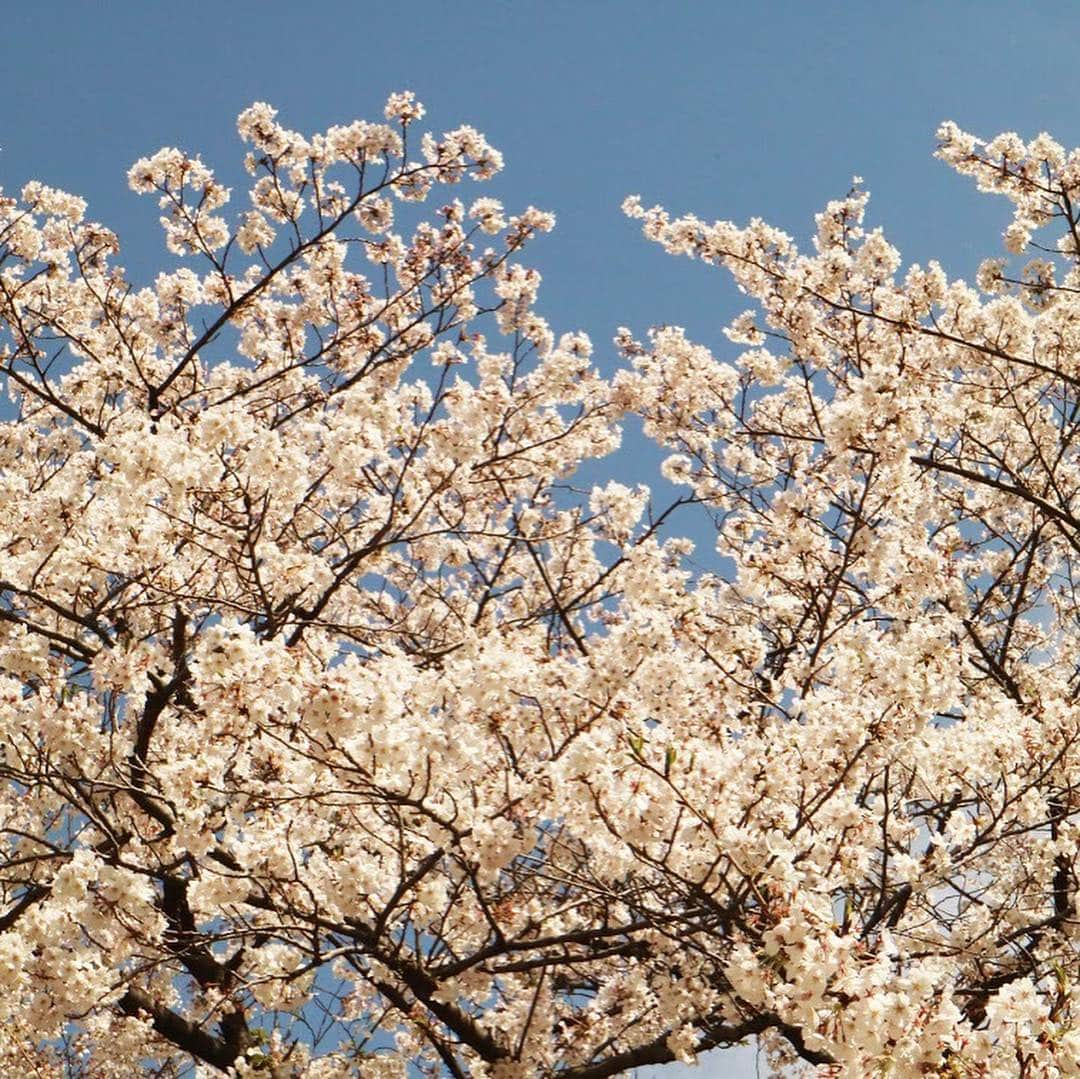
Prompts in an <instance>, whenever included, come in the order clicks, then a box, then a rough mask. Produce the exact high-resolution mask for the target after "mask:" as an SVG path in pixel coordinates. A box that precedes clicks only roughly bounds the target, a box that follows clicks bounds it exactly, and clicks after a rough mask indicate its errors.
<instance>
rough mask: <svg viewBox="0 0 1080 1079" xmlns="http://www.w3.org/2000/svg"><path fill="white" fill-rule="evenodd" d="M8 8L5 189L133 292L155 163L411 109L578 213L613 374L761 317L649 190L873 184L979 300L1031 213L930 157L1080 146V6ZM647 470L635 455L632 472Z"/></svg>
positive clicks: (600, 1)
mask: <svg viewBox="0 0 1080 1079" xmlns="http://www.w3.org/2000/svg"><path fill="white" fill-rule="evenodd" d="M5 8H6V9H5V11H4V14H3V30H2V32H3V37H4V50H3V51H4V95H5V107H4V109H3V112H2V114H0V146H2V147H3V149H2V152H0V186H3V187H4V188H5V189H7V190H9V191H11V190H16V189H17V188H18V187H20V186H21V184H22V183H23V182H25V181H26V180H27V179H30V178H37V179H41V180H43V181H45V182H47V183H50V184H54V185H57V186H60V187H64V188H67V189H69V190H72V191H74V192H76V193H78V194H81V195H83V196H84V197H86V198H88V199H89V201H90V204H91V213H92V215H93V216H94V217H96V218H98V219H99V220H102V221H104V222H105V223H106V224H108V225H109V226H110V227H112V228H114V229H116V230H117V231H118V232H119V234H120V237H121V242H122V243H123V244H124V245H125V252H126V254H125V256H124V258H123V259H122V260H121V261H123V262H124V263H125V264H126V265H127V266H128V268H129V270H131V271H132V273H133V276H135V277H136V279H138V278H139V277H140V276H142V277H143V278H145V277H148V276H152V275H153V273H154V272H155V271H156V269H157V268H158V262H157V261H156V260H157V259H158V252H159V251H160V250H161V247H160V241H159V231H158V228H157V224H156V210H155V207H154V206H153V205H152V202H151V201H149V200H145V199H143V200H140V199H138V198H137V197H136V196H135V195H133V194H131V193H130V192H128V191H127V189H126V184H125V181H124V174H125V172H126V170H127V167H128V166H129V165H130V163H131V162H132V161H133V160H134V159H135V158H136V157H139V156H142V155H143V154H146V153H148V152H150V151H153V150H155V149H157V148H158V147H159V146H162V145H179V146H182V147H184V148H185V149H189V150H193V151H199V152H201V153H202V155H203V158H204V159H205V160H206V161H207V162H208V163H209V164H211V165H212V166H214V167H215V168H218V169H219V170H220V171H221V172H222V173H223V174H224V175H225V177H226V178H227V179H232V178H237V179H238V178H239V168H238V166H239V162H240V158H241V155H242V151H241V149H240V145H239V143H238V141H237V139H236V136H235V126H234V125H235V117H236V114H237V112H239V110H240V109H241V108H243V107H244V106H246V105H247V104H249V103H250V102H251V101H253V100H256V99H262V100H267V101H269V102H271V103H273V104H274V105H276V106H277V107H278V108H279V109H280V110H281V114H282V119H283V121H284V122H285V123H287V124H288V125H289V126H292V127H296V128H299V129H301V130H308V131H310V130H316V129H319V128H322V127H325V126H326V125H328V124H330V123H338V122H343V121H348V120H351V119H353V118H356V117H359V116H368V117H371V116H374V115H375V114H377V113H378V111H379V109H380V108H381V106H382V103H383V101H384V100H385V97H386V95H387V93H388V92H389V91H391V90H395V89H405V88H407V89H412V90H415V91H416V92H417V94H418V95H419V96H420V98H421V99H422V100H423V101H424V102H425V103H426V105H427V106H428V109H429V115H428V118H427V119H428V120H429V121H430V123H431V125H432V126H433V127H438V128H445V127H452V126H456V125H457V124H459V123H463V122H465V123H472V124H474V125H475V126H477V127H479V128H480V129H481V130H482V131H484V132H485V133H486V134H487V135H488V137H489V138H490V139H491V141H492V142H493V143H494V144H495V145H496V146H498V147H499V148H500V149H501V150H502V151H503V152H504V153H505V155H506V161H507V168H506V171H505V172H504V173H503V174H502V175H501V176H500V177H499V178H498V179H497V180H496V182H495V183H494V184H492V185H486V188H487V190H485V192H484V193H491V194H494V195H496V196H498V197H500V198H502V199H503V200H504V201H505V202H506V203H507V204H508V206H510V207H518V206H523V205H525V204H527V203H534V204H536V205H538V206H541V207H543V208H545V209H549V210H552V211H554V212H555V213H556V214H557V215H558V218H559V226H558V229H557V230H556V232H555V233H554V234H553V235H552V236H550V237H547V238H545V239H544V240H543V241H541V242H540V243H539V244H537V245H534V247H533V248H532V249H531V261H532V262H533V264H534V265H536V266H537V267H538V268H539V269H540V270H541V271H542V273H543V274H544V278H545V283H544V287H543V289H542V292H541V304H540V307H541V310H542V311H543V313H544V314H545V315H546V316H547V317H548V319H549V320H550V321H551V323H552V325H553V327H554V328H555V330H556V331H557V332H561V331H564V330H570V329H582V330H585V331H587V332H588V333H589V334H590V335H591V336H592V337H593V339H594V341H595V342H596V343H597V346H598V349H597V352H598V358H599V361H600V363H601V365H602V366H603V367H605V368H606V369H608V370H610V368H611V351H610V348H609V342H610V339H611V336H612V333H613V332H614V330H615V328H616V327H617V326H618V325H628V326H630V327H631V329H633V330H634V331H635V332H638V333H643V332H644V331H645V329H647V327H648V326H649V325H650V324H659V323H674V324H678V325H683V326H686V327H687V328H688V330H689V331H690V332H691V334H692V335H693V336H695V337H696V338H697V339H699V340H701V341H703V342H704V343H706V344H708V345H710V346H711V347H713V348H715V349H716V350H717V352H718V353H719V354H721V355H723V354H725V351H726V350H727V349H728V348H729V347H730V346H728V345H727V343H726V341H725V340H724V339H723V338H722V336H721V334H720V328H721V326H722V325H723V324H724V322H725V321H726V320H727V319H728V318H729V317H730V316H731V315H732V314H734V313H736V312H737V311H739V310H741V309H742V308H743V307H744V306H746V304H745V303H742V302H740V300H741V297H739V295H738V294H737V293H736V292H735V290H734V288H733V287H732V286H731V285H730V283H729V282H728V281H727V280H726V279H725V278H724V276H723V274H722V273H720V272H719V271H716V270H710V269H708V268H705V267H702V266H700V265H696V264H693V263H690V262H688V261H685V260H674V259H672V258H669V257H667V256H665V255H663V254H662V253H661V252H660V251H659V249H658V248H656V247H655V246H654V245H651V244H648V243H646V242H645V241H644V240H643V239H642V238H641V237H640V236H639V234H638V231H637V226H636V225H635V224H634V223H633V222H630V221H627V220H626V219H625V218H623V216H622V215H621V213H620V211H619V204H620V202H621V201H622V199H623V197H624V196H625V195H627V194H630V193H640V194H641V195H642V197H643V199H644V200H645V201H646V202H647V203H651V202H653V201H659V202H663V203H664V204H665V205H667V206H668V207H669V208H670V209H672V210H674V211H678V212H684V211H693V212H695V213H697V214H698V215H700V216H702V217H705V218H710V219H711V218H715V217H721V218H730V219H733V220H736V221H740V220H743V219H745V218H747V217H749V216H752V215H759V216H762V217H765V218H766V219H768V220H770V221H771V222H772V223H774V224H777V225H779V226H781V227H783V228H785V229H786V230H788V231H790V232H792V233H794V234H795V235H796V236H797V237H806V236H808V234H809V233H810V231H811V229H812V223H813V214H814V213H815V211H817V210H818V209H820V208H821V207H822V205H823V204H824V203H825V201H826V200H828V199H829V198H834V197H837V196H839V195H841V194H843V192H844V191H845V190H846V188H847V186H848V183H849V181H850V178H851V176H852V175H853V174H855V173H857V174H859V175H861V176H863V177H864V178H865V181H866V185H867V187H868V188H869V189H870V191H871V192H872V193H873V198H872V201H871V213H870V217H871V221H872V223H874V224H881V225H883V226H884V227H885V229H886V233H887V234H888V235H889V237H890V238H891V239H892V241H893V242H894V243H896V244H898V246H899V247H900V248H901V251H902V252H903V254H904V256H905V259H906V260H908V261H925V260H926V259H928V258H934V257H936V258H938V259H939V260H940V261H941V262H942V263H943V264H944V265H945V266H946V268H947V269H948V270H949V271H950V272H951V273H954V274H958V275H961V276H967V277H969V278H970V277H971V276H973V274H974V269H975V266H976V265H977V264H978V262H979V261H980V259H981V258H983V257H985V256H987V255H991V254H996V253H997V247H998V239H997V237H998V233H999V232H1000V230H1001V229H1002V228H1003V227H1004V225H1005V224H1006V223H1007V220H1008V211H1007V208H1006V206H1005V205H1004V204H1002V203H995V202H994V201H993V200H990V199H988V198H986V197H985V196H979V195H977V194H976V192H975V191H974V190H973V189H972V188H971V186H970V185H969V184H968V183H967V182H966V181H964V180H962V179H961V178H959V177H957V176H955V175H953V174H952V173H950V172H949V170H947V169H946V168H945V167H944V166H943V165H941V164H940V163H938V162H936V161H934V160H933V158H932V157H931V154H932V151H933V147H934V130H935V128H936V127H937V125H938V123H939V122H940V121H941V120H943V119H946V118H948V119H953V120H955V121H957V122H958V123H959V124H960V125H961V126H962V127H965V128H967V129H969V130H973V131H976V132H978V133H981V134H991V133H995V132H997V131H1000V130H1006V129H1014V130H1017V131H1019V132H1020V133H1021V134H1022V135H1024V136H1030V135H1033V134H1035V133H1036V132H1038V131H1039V130H1044V129H1045V130H1049V131H1051V132H1052V133H1053V134H1054V135H1055V136H1056V137H1057V138H1058V139H1059V140H1060V141H1062V142H1064V143H1065V144H1067V145H1068V146H1073V145H1076V144H1077V143H1080V130H1078V129H1080V114H1078V113H1077V110H1076V100H1077V82H1078V79H1080V75H1078V73H1077V65H1076V41H1077V40H1078V38H1080V7H1077V6H1075V5H1072V4H1067V3H1066V4H1056V5H1050V4H1046V3H1030V4H1023V5H1021V4H1016V3H1006V2H1002V0H982V2H959V0H958V2H942V3H928V2H921V0H911V2H906V3H902V4H895V5H889V4H879V3H861V4H856V3H853V2H852V3H828V2H823V0H815V2H813V3H807V2H799V0H785V2H780V0H775V2H761V0H758V2H748V0H742V2H729V0H714V2H712V3H673V2H667V3H659V2H656V0H652V2H640V0H627V2H622V3H616V2H613V0H576V2H573V0H548V2H547V3H533V2H518V3H494V2H489V3H476V2H464V0H455V2H444V3H435V2H431V0H412V2H410V3H382V4H371V3H363V2H356V0H353V2H351V3H350V2H344V0H324V2H323V3H321V4H298V3H296V2H295V0H291V2H283V0H262V2H261V3H250V2H247V0H230V2H228V3H222V2H220V0H218V2H217V3H206V2H191V0H187V2H185V3H182V4H160V3H143V2H140V3H135V2H128V0H112V2H110V3H108V4H101V3H96V4H91V3H74V2H69V3H62V2H59V0H57V2H54V3H51V4H40V5H33V4H22V5H15V4H11V5H5ZM635 455H639V456H635ZM646 457H647V455H646V454H644V452H643V451H639V450H637V449H635V448H634V447H633V446H631V448H630V452H629V455H624V458H623V459H622V461H621V463H619V464H618V465H617V467H618V468H620V469H623V470H627V471H634V470H636V466H637V464H640V463H643V462H644V461H645V459H646ZM632 478H633V479H635V480H636V479H640V478H643V477H642V476H641V475H640V474H638V475H634V476H633V477H632ZM746 1061H747V1056H746V1055H745V1054H743V1055H741V1056H739V1057H738V1058H736V1057H732V1056H724V1057H722V1058H714V1061H713V1066H712V1068H711V1069H710V1071H711V1074H714V1075H720V1076H732V1077H733V1079H734V1077H738V1076H743V1075H752V1074H753V1067H752V1063H750V1064H747V1063H746ZM664 1074H665V1075H666V1076H672V1075H673V1074H674V1070H667V1071H665V1073H664ZM650 1079H651V1073H650Z"/></svg>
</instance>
